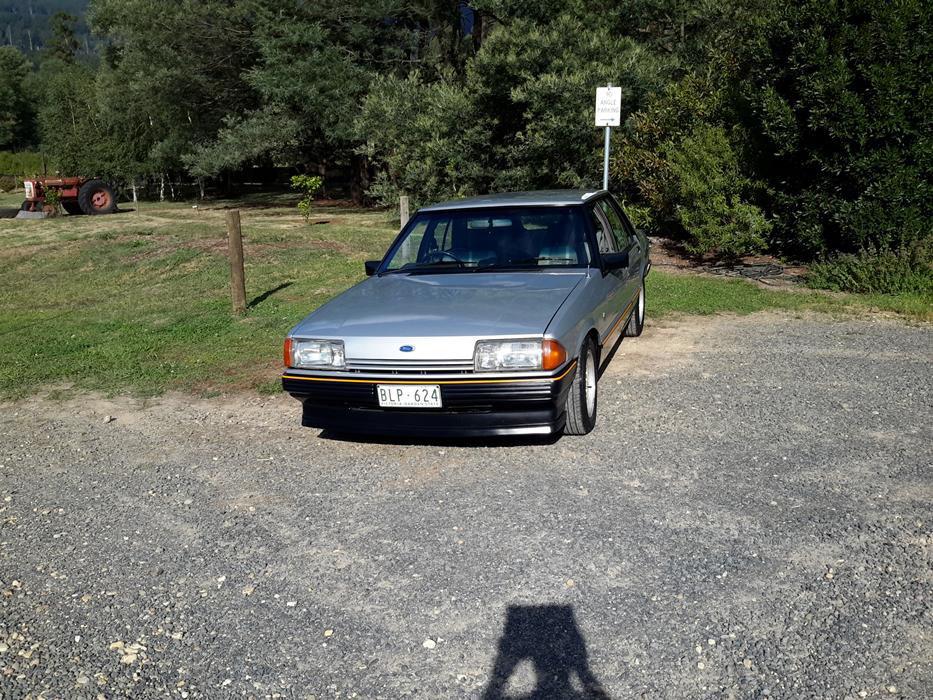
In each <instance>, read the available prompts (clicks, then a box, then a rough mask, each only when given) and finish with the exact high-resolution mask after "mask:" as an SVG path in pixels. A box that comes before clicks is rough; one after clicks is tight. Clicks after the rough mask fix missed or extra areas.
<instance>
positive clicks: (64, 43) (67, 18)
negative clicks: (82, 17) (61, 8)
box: [44, 12, 79, 63]
mask: <svg viewBox="0 0 933 700" xmlns="http://www.w3.org/2000/svg"><path fill="white" fill-rule="evenodd" d="M77 23H78V18H77V17H75V16H74V15H69V14H68V13H67V12H56V13H55V14H54V15H52V19H51V20H50V21H49V27H50V29H51V31H52V38H51V39H50V40H49V43H48V44H47V45H46V47H45V51H44V56H45V57H46V58H54V59H57V60H59V61H63V62H65V63H74V60H75V56H76V55H77V53H78V47H79V44H78V37H77V35H76V34H75V26H76V25H77Z"/></svg>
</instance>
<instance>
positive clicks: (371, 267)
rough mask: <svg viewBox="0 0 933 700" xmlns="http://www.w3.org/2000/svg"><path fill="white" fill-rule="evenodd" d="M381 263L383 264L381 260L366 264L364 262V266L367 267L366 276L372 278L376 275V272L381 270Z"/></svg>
mask: <svg viewBox="0 0 933 700" xmlns="http://www.w3.org/2000/svg"><path fill="white" fill-rule="evenodd" d="M381 262H382V261H381V260H367V261H366V262H364V263H363V265H364V266H365V267H366V276H367V277H372V276H373V275H375V274H376V270H378V269H379V263H381Z"/></svg>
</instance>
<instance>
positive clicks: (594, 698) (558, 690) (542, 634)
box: [482, 605, 609, 700]
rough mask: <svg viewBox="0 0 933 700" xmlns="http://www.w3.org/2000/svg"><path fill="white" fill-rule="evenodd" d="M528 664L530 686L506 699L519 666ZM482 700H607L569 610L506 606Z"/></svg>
mask: <svg viewBox="0 0 933 700" xmlns="http://www.w3.org/2000/svg"><path fill="white" fill-rule="evenodd" d="M524 661H528V662H530V663H531V665H532V667H533V668H534V673H535V676H536V677H535V687H534V689H533V690H532V691H531V692H530V693H523V694H521V695H512V694H506V690H507V687H508V683H509V679H510V678H511V677H512V675H513V674H515V672H516V670H517V669H518V666H519V664H521V663H522V662H524ZM482 697H483V700H558V699H566V700H608V698H609V695H608V694H607V693H606V691H605V690H604V689H603V687H602V684H600V682H599V681H598V680H597V679H596V676H595V675H594V674H593V671H592V670H591V669H590V665H589V661H588V660H587V652H586V642H585V641H584V639H583V633H582V632H581V631H580V628H579V627H578V626H577V621H576V618H575V617H574V614H573V607H572V606H570V605H510V606H509V608H508V611H507V612H506V618H505V629H504V630H503V631H502V637H501V638H500V639H499V646H498V650H497V653H496V660H495V662H494V663H493V670H492V673H491V674H490V678H489V684H488V685H487V686H486V690H485V691H484V693H483V696H482Z"/></svg>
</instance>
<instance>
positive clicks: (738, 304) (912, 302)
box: [647, 271, 933, 321]
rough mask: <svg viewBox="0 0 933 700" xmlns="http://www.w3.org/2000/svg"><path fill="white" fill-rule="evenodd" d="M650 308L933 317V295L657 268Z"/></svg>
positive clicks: (656, 312) (650, 289)
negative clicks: (775, 285) (764, 282)
mask: <svg viewBox="0 0 933 700" xmlns="http://www.w3.org/2000/svg"><path fill="white" fill-rule="evenodd" d="M647 295H648V305H647V310H648V312H649V313H651V314H652V315H654V316H656V317H657V316H665V315H667V314H671V313H682V314H715V313H736V314H750V313H754V312H756V311H765V310H768V309H771V310H783V311H817V312H824V313H859V312H866V311H876V312H886V313H893V314H897V315H900V316H904V317H905V318H908V319H912V320H919V321H933V299H931V298H930V297H929V296H925V295H923V294H898V295H884V294H842V293H827V292H822V291H816V290H812V289H806V288H801V289H791V290H777V289H767V288H763V287H760V286H758V285H756V284H753V283H752V282H749V281H747V280H741V279H721V278H717V277H708V276H701V275H692V274H665V273H664V272H660V271H658V272H652V273H651V274H650V275H649V276H648V288H647Z"/></svg>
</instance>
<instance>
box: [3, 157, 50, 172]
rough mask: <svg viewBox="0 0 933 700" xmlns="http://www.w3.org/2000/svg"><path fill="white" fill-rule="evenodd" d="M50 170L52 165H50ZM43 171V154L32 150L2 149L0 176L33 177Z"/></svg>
mask: <svg viewBox="0 0 933 700" xmlns="http://www.w3.org/2000/svg"><path fill="white" fill-rule="evenodd" d="M48 167H49V170H50V171H51V170H52V166H51V165H49V166H48ZM41 172H42V155H41V154H40V153H34V152H32V151H19V152H13V151H0V176H8V177H14V178H21V177H23V176H26V177H32V176H34V175H39V174H40V173H41Z"/></svg>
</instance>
